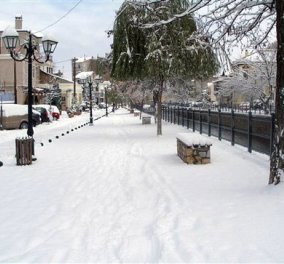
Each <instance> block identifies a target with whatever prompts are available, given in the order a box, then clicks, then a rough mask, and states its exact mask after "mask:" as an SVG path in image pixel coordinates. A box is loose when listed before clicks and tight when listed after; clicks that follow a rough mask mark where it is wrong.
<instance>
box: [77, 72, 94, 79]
mask: <svg viewBox="0 0 284 264" xmlns="http://www.w3.org/2000/svg"><path fill="white" fill-rule="evenodd" d="M93 73H94V72H93V71H87V72H80V73H78V74H77V75H76V79H87V78H88V77H90V76H92V75H93Z"/></svg>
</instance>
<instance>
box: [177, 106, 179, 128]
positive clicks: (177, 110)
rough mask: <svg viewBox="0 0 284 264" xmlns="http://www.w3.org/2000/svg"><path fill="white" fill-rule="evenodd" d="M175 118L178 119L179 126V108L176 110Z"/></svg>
mask: <svg viewBox="0 0 284 264" xmlns="http://www.w3.org/2000/svg"><path fill="white" fill-rule="evenodd" d="M177 118H178V122H177V123H178V125H179V106H178V110H177Z"/></svg>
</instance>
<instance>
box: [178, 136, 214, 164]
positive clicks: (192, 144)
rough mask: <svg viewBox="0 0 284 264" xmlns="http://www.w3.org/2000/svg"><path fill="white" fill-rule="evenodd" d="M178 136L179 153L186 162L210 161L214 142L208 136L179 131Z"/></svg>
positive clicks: (203, 162) (201, 162)
mask: <svg viewBox="0 0 284 264" xmlns="http://www.w3.org/2000/svg"><path fill="white" fill-rule="evenodd" d="M176 138H177V154H178V156H179V157H180V158H181V159H182V160H183V161H184V162H185V163H187V164H208V163H210V147H211V146H212V143H211V142H210V141H209V140H208V139H207V138H206V137H204V136H201V135H199V134H195V133H179V134H178V135H177V137H176Z"/></svg>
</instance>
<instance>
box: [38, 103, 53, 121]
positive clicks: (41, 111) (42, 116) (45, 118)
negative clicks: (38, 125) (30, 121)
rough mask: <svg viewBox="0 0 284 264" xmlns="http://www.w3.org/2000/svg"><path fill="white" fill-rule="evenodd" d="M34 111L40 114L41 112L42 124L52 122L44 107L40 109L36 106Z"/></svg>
mask: <svg viewBox="0 0 284 264" xmlns="http://www.w3.org/2000/svg"><path fill="white" fill-rule="evenodd" d="M34 109H35V110H36V111H38V112H40V116H41V122H50V121H51V120H50V118H49V115H48V112H47V110H46V109H45V108H44V107H40V106H34Z"/></svg>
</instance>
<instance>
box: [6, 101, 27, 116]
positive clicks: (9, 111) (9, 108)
mask: <svg viewBox="0 0 284 264" xmlns="http://www.w3.org/2000/svg"><path fill="white" fill-rule="evenodd" d="M0 109H1V106H0ZM0 111H1V110H0ZM2 111H3V115H4V116H6V117H8V116H16V115H27V114H28V106H27V105H15V104H2Z"/></svg>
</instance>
